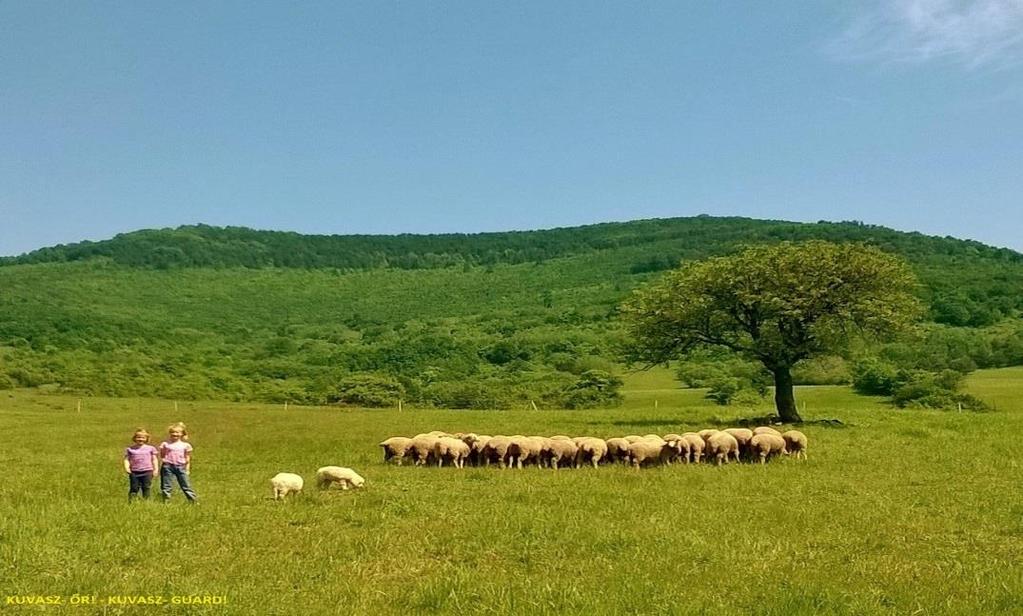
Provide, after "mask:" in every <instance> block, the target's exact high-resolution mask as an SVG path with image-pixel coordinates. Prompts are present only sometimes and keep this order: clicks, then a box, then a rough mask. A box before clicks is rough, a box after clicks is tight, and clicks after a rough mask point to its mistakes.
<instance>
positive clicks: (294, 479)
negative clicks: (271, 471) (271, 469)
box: [270, 473, 305, 500]
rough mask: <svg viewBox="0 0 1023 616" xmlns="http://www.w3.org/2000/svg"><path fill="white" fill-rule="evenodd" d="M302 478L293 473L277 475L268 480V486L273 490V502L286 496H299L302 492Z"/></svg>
mask: <svg viewBox="0 0 1023 616" xmlns="http://www.w3.org/2000/svg"><path fill="white" fill-rule="evenodd" d="M304 483H305V482H304V481H302V477H300V476H298V475H296V474H295V473H277V474H276V475H274V476H273V478H271V479H270V485H271V486H273V489H274V500H281V499H282V498H284V497H285V496H287V495H288V494H292V493H294V494H299V493H301V492H302V485H303V484H304Z"/></svg>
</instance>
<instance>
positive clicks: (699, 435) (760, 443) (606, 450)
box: [270, 426, 807, 500]
mask: <svg viewBox="0 0 1023 616" xmlns="http://www.w3.org/2000/svg"><path fill="white" fill-rule="evenodd" d="M806 445H807V440H806V435H805V434H803V433H802V432H799V431H798V430H789V431H788V432H785V433H784V434H783V433H781V432H779V431H777V430H775V429H774V428H769V427H767V426H761V427H759V428H754V429H753V430H749V429H747V428H729V429H727V430H701V431H699V432H686V433H685V434H665V435H664V436H658V435H656V434H647V435H646V436H634V435H633V436H625V437H622V438H609V439H607V440H606V441H605V440H604V439H600V438H596V437H592V436H577V437H575V438H572V437H568V436H560V435H559V436H552V437H550V438H547V437H545V436H521V435H517V436H487V435H483V434H473V433H458V434H448V433H446V432H439V431H438V432H429V433H426V434H417V435H416V436H413V437H412V438H406V437H404V436H395V437H392V438H389V439H387V440H385V441H384V442H382V443H380V447H381V448H383V450H384V462H388V461H390V460H394V461H396V463H397V464H398V465H399V466H400V465H401V463H402V461H403V460H404V459H405V458H410V459H411V460H412V461H413V463H414V464H415V465H416V466H420V465H426V464H431V463H435V464H436V465H437V466H444V462H450V463H451V465H452V466H454V467H456V468H462V467H464V466H465V464H466V463H469V464H470V465H472V466H489V465H490V464H497V465H498V466H500V467H501V468H510V467H514V468H522V467H523V466H525V465H528V464H534V465H536V466H539V467H548V468H552V469H554V470H558V469H559V468H564V467H569V466H570V467H573V468H579V467H580V466H583V465H586V464H590V465H592V466H593V467H594V468H596V467H597V466H598V465H599V464H600V463H602V462H604V463H608V464H613V463H616V462H622V463H625V464H631V465H632V466H633V467H634V468H637V469H638V468H640V467H641V466H643V465H655V464H667V465H670V464H673V463H675V462H684V463H686V464H689V463H693V464H699V463H700V461H701V460H703V459H704V458H706V459H707V460H710V459H713V460H714V461H715V463H716V464H719V465H720V464H727V463H728V461H729V458H731V459H734V460H735V461H736V462H739V461H740V460H741V459H743V458H745V459H746V460H749V461H750V462H754V461H757V460H759V461H760V463H761V464H764V463H765V462H767V459H768V458H770V457H772V456H777V455H789V454H795V456H796V458H797V459H798V458H800V457H802V458H803V459H804V460H805V459H806ZM316 483H317V485H318V486H319V487H320V488H329V487H330V486H331V485H333V484H338V485H339V486H340V487H341V489H342V490H347V489H349V488H353V487H354V488H361V487H363V486H364V485H365V483H366V480H365V479H363V478H362V477H361V476H360V475H359V474H358V473H356V472H355V471H353V470H352V469H350V468H345V467H342V466H324V467H322V468H320V469H318V470H317V471H316ZM270 485H271V487H272V488H273V497H274V500H280V499H283V498H285V497H286V496H288V494H298V493H300V492H301V491H302V487H303V485H304V481H303V480H302V476H301V475H297V474H295V473H277V474H276V475H274V476H273V478H272V479H270Z"/></svg>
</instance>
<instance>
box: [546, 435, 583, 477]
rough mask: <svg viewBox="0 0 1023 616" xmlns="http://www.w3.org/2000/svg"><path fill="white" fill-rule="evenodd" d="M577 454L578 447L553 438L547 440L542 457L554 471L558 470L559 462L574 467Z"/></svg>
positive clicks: (570, 442)
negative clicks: (568, 463) (567, 463)
mask: <svg viewBox="0 0 1023 616" xmlns="http://www.w3.org/2000/svg"><path fill="white" fill-rule="evenodd" d="M578 453H579V446H578V445H576V444H575V443H574V442H572V441H571V440H565V439H560V438H554V437H551V438H549V439H547V444H546V447H545V448H544V457H545V458H546V459H547V462H548V464H550V467H551V468H553V469H554V470H558V464H559V463H561V462H570V463H572V464H573V465H576V464H577V460H576V455H577V454H578Z"/></svg>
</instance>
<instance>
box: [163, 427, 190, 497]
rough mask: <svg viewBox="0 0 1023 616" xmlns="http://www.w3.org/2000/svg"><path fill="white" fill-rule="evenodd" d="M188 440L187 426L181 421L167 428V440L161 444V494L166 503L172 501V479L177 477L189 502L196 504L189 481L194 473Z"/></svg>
mask: <svg viewBox="0 0 1023 616" xmlns="http://www.w3.org/2000/svg"><path fill="white" fill-rule="evenodd" d="M187 438H188V431H187V430H186V428H185V424H183V423H181V422H180V421H179V422H178V423H176V424H171V425H170V427H168V428H167V440H166V441H164V442H162V443H160V492H161V493H162V494H163V500H164V502H167V501H168V500H170V496H171V478H172V477H177V479H178V485H180V486H181V491H182V492H184V493H185V498H187V499H188V502H190V503H194V502H195V499H196V495H195V490H193V489H192V484H191V482H189V480H188V475H189V473H190V472H191V471H192V445H191V444H190V443H189V442H188V441H187V440H185V439H187Z"/></svg>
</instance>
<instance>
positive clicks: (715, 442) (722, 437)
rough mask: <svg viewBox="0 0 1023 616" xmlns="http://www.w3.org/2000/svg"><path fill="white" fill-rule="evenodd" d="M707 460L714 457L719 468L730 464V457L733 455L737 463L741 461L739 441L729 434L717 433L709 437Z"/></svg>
mask: <svg viewBox="0 0 1023 616" xmlns="http://www.w3.org/2000/svg"><path fill="white" fill-rule="evenodd" d="M706 452H707V458H708V459H709V458H710V457H711V456H714V459H715V462H716V464H717V465H718V466H721V463H722V462H723V463H725V464H728V456H729V454H731V455H732V456H733V457H734V458H735V461H736V462H738V461H739V441H737V440H735V437H734V436H732V435H731V434H729V433H727V432H715V433H714V434H711V435H709V436H708V437H707V449H706Z"/></svg>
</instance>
